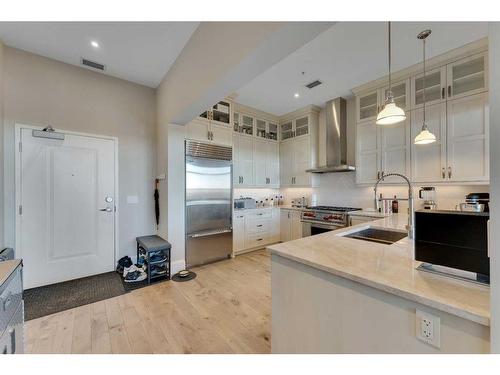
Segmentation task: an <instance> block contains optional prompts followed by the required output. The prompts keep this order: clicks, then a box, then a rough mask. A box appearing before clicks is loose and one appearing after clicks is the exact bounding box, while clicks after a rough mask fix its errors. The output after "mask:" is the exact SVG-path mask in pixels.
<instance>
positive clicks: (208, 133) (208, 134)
mask: <svg viewBox="0 0 500 375" xmlns="http://www.w3.org/2000/svg"><path fill="white" fill-rule="evenodd" d="M207 139H208V140H210V132H207Z"/></svg>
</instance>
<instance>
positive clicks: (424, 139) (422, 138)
mask: <svg viewBox="0 0 500 375" xmlns="http://www.w3.org/2000/svg"><path fill="white" fill-rule="evenodd" d="M434 142H436V136H435V135H434V134H432V133H431V132H430V131H429V129H427V126H425V127H423V128H422V131H421V132H420V133H419V134H418V135H417V136H416V137H415V144H416V145H427V144H429V143H434Z"/></svg>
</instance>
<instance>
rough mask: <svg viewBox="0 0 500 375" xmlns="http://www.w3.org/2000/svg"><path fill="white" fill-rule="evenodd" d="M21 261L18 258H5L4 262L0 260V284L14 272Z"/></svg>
mask: <svg viewBox="0 0 500 375" xmlns="http://www.w3.org/2000/svg"><path fill="white" fill-rule="evenodd" d="M20 263H21V260H20V259H14V260H6V261H4V262H0V285H3V283H4V282H5V281H6V280H7V279H8V278H9V276H10V275H11V274H12V272H14V270H15V269H16V268H17V266H19V264H20Z"/></svg>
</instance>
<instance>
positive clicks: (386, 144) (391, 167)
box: [378, 113, 411, 183]
mask: <svg viewBox="0 0 500 375" xmlns="http://www.w3.org/2000/svg"><path fill="white" fill-rule="evenodd" d="M378 128H379V132H380V135H379V139H380V157H381V159H380V168H381V172H380V173H381V175H384V174H387V173H400V174H404V175H409V174H410V148H411V144H410V114H409V113H407V118H406V120H405V121H404V122H401V123H399V124H396V125H391V126H379V127H378ZM384 182H385V183H394V182H395V183H399V182H401V180H400V179H398V178H396V177H388V178H386V179H385V180H384Z"/></svg>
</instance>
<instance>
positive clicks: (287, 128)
mask: <svg viewBox="0 0 500 375" xmlns="http://www.w3.org/2000/svg"><path fill="white" fill-rule="evenodd" d="M309 126H310V124H309V116H303V117H299V118H297V119H295V120H292V121H287V122H284V123H283V124H281V126H280V129H281V140H282V141H286V140H287V139H291V138H296V137H300V136H303V135H308V134H309V132H310V130H309Z"/></svg>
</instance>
